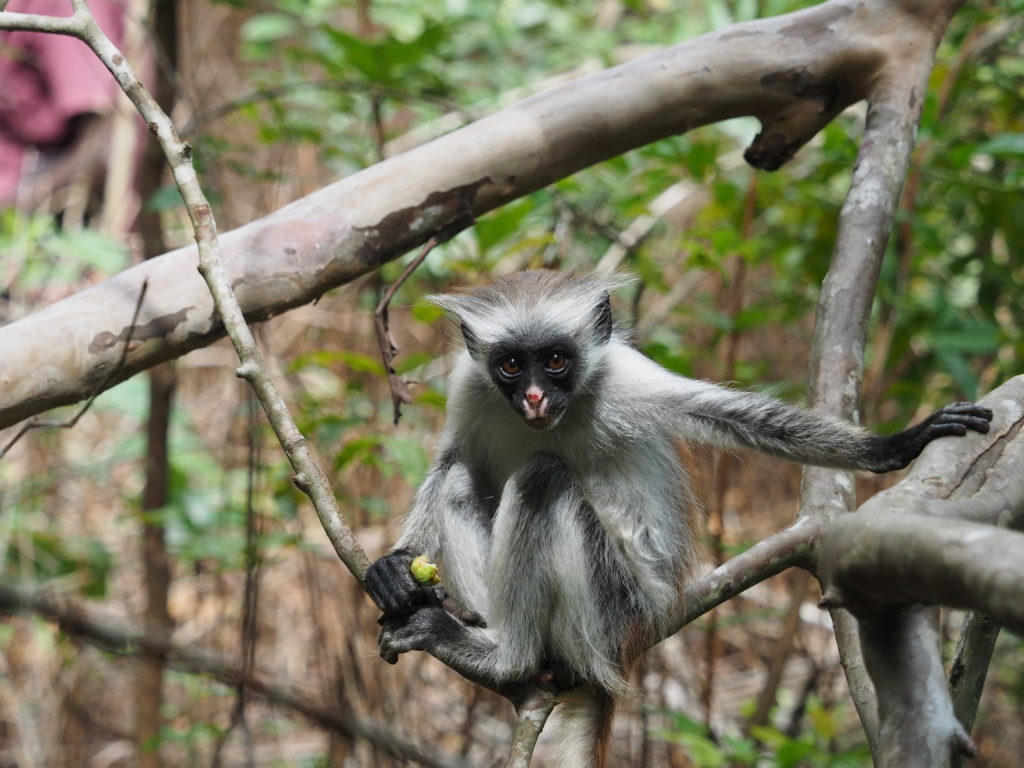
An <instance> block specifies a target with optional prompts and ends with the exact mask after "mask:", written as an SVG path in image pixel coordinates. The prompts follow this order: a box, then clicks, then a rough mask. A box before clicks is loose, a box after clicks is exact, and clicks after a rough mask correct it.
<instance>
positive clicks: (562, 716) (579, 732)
mask: <svg viewBox="0 0 1024 768" xmlns="http://www.w3.org/2000/svg"><path fill="white" fill-rule="evenodd" d="M558 701H559V706H558V708H557V711H558V713H559V721H558V730H557V755H558V762H557V763H556V765H558V766H559V768H605V766H606V765H607V763H606V757H607V756H606V754H605V753H606V752H607V749H608V741H609V739H610V737H611V733H612V717H613V715H614V714H615V699H614V698H612V696H611V694H610V693H608V692H607V691H605V690H603V689H601V688H596V687H591V686H584V687H581V688H576V689H574V690H572V691H567V692H566V693H563V694H560V695H559V697H558Z"/></svg>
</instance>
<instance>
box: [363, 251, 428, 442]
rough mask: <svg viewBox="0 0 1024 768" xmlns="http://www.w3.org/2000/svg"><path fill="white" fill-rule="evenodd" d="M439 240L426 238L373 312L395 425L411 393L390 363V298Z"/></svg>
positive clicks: (392, 346) (395, 347)
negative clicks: (419, 249)
mask: <svg viewBox="0 0 1024 768" xmlns="http://www.w3.org/2000/svg"><path fill="white" fill-rule="evenodd" d="M439 242H440V240H439V239H438V238H437V237H436V236H435V237H432V238H430V239H429V240H427V242H426V244H425V245H424V246H423V250H421V251H420V252H419V254H418V255H417V256H416V258H415V259H413V260H412V261H410V262H409V264H408V265H407V266H406V268H405V269H404V270H403V271H402V274H401V276H400V277H399V278H398V279H397V280H396V281H395V282H394V283H392V285H391V287H390V288H388V289H387V290H386V291H385V292H384V296H383V297H382V298H381V300H380V303H379V304H377V309H376V310H374V312H373V327H374V329H375V330H376V332H377V345H378V347H379V348H380V356H381V359H382V360H383V361H384V371H385V372H386V373H387V376H388V386H389V387H390V389H391V404H392V406H393V407H394V409H395V411H394V412H395V417H394V418H395V421H394V423H395V426H397V425H398V420H399V419H401V418H402V404H403V403H405V404H406V405H408V404H409V403H411V402H412V395H410V394H409V383H408V382H407V381H405V379H403V378H401V377H400V376H399V375H398V374H397V373H396V372H395V369H394V367H392V365H391V362H392V361H393V360H394V359H395V356H396V355H397V354H398V345H397V344H395V339H394V337H393V336H392V335H391V326H390V324H389V323H388V307H389V306H390V305H391V299H393V298H394V297H395V293H396V292H397V291H398V289H399V288H401V287H402V284H403V283H404V282H405V281H406V280H408V279H409V277H410V276H411V275H412V273H413V272H415V271H416V268H417V267H419V265H420V264H422V263H423V260H424V259H426V258H427V254H428V253H430V252H431V251H432V250H434V248H435V246H437V245H438V243H439Z"/></svg>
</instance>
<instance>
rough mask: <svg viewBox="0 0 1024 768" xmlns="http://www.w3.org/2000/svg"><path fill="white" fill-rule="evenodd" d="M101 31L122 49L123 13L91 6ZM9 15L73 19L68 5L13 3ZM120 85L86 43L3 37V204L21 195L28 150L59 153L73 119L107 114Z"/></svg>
mask: <svg viewBox="0 0 1024 768" xmlns="http://www.w3.org/2000/svg"><path fill="white" fill-rule="evenodd" d="M89 8H90V10H91V11H92V14H93V16H94V17H95V18H96V21H97V23H98V24H99V25H100V28H101V29H102V30H103V31H104V32H105V33H106V34H107V35H108V36H109V37H110V39H111V40H113V42H114V44H115V45H120V41H121V37H122V31H123V11H122V9H121V8H120V7H119V6H118V5H115V3H114V2H112V0H91V1H90V3H89ZM7 10H8V11H16V12H19V13H35V14H40V15H44V16H67V15H68V12H69V10H70V4H69V3H68V2H67V0H11V2H10V4H9V5H8V6H7ZM116 93H117V83H116V82H114V78H113V76H112V75H111V74H110V73H109V72H108V71H107V69H106V67H104V66H103V64H102V63H101V62H100V60H99V59H97V58H96V56H95V54H93V53H92V51H90V50H89V48H88V46H86V45H85V43H83V42H81V41H80V40H76V39H74V38H71V37H66V36H64V35H50V34H42V33H39V32H0V203H4V202H10V201H11V200H12V199H13V197H14V193H15V191H16V190H17V185H18V179H19V177H20V175H21V164H22V157H23V155H24V152H25V149H26V148H28V147H36V148H40V149H43V150H45V149H47V148H53V147H58V146H60V145H62V144H64V143H65V142H67V141H68V140H69V139H71V138H72V137H71V135H70V131H71V128H72V125H71V122H72V119H73V118H74V117H75V116H77V115H81V114H86V113H90V112H104V111H106V110H107V109H109V108H110V106H111V105H112V104H113V103H114V98H115V96H116Z"/></svg>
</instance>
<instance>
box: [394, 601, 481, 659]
mask: <svg viewBox="0 0 1024 768" xmlns="http://www.w3.org/2000/svg"><path fill="white" fill-rule="evenodd" d="M461 626H462V625H461V624H459V623H458V620H457V619H455V618H454V617H452V616H451V615H450V614H449V613H448V612H447V611H446V610H445V609H444V608H442V607H441V606H440V605H427V606H423V607H421V608H418V609H417V610H416V611H415V612H413V613H405V614H399V615H395V616H391V617H386V618H385V619H384V620H383V621H382V622H381V629H380V632H379V633H378V635H377V646H378V648H379V649H380V657H381V658H382V659H384V661H386V662H387V663H388V664H397V663H398V655H399V654H401V653H405V652H406V651H431V650H434V649H435V648H437V647H438V646H439V645H440V644H442V643H444V642H445V641H450V640H451V639H452V638H454V637H455V636H456V635H457V634H458V632H459V629H460V628H461Z"/></svg>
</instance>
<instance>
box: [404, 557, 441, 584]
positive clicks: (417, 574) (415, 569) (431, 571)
mask: <svg viewBox="0 0 1024 768" xmlns="http://www.w3.org/2000/svg"><path fill="white" fill-rule="evenodd" d="M409 570H410V571H412V576H413V578H414V579H416V581H418V582H419V583H420V584H427V585H429V584H437V583H438V582H439V581H440V579H439V578H437V565H436V564H435V563H432V562H430V560H429V559H428V558H427V556H426V555H420V556H419V557H417V558H416V559H415V560H413V561H412V563H410V564H409Z"/></svg>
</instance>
